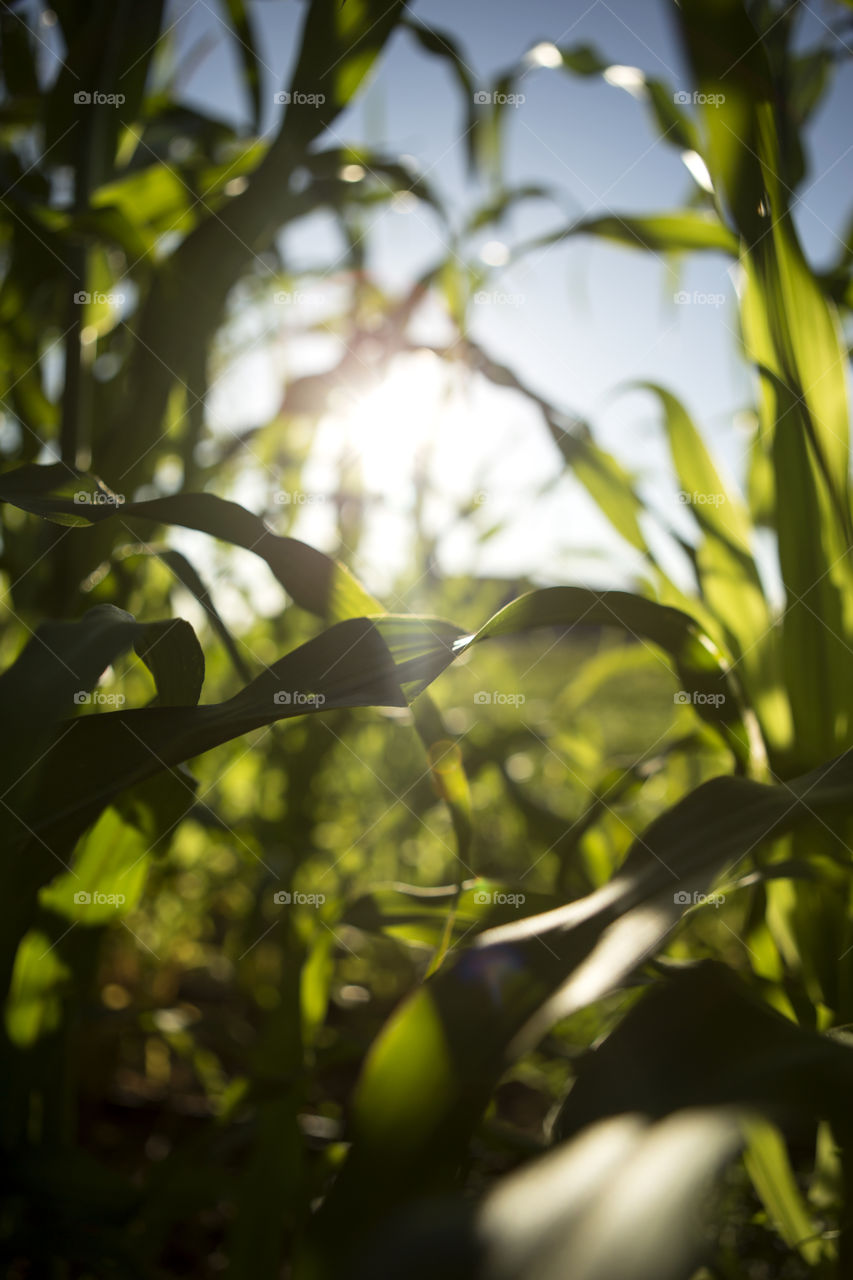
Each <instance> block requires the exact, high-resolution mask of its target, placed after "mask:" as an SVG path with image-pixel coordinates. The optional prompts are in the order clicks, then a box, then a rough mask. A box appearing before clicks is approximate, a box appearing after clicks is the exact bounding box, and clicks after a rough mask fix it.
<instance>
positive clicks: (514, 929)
mask: <svg viewBox="0 0 853 1280" xmlns="http://www.w3.org/2000/svg"><path fill="white" fill-rule="evenodd" d="M851 803H853V753H848V754H846V755H845V756H842V757H840V758H839V759H838V760H837V761H834V762H833V763H832V764H830V765H828V766H826V767H825V768H824V769H821V770H816V771H815V772H814V773H812V774H808V775H805V776H804V777H802V778H798V779H796V780H795V781H793V782H791V783H789V784H787V785H785V786H767V785H765V784H762V783H757V782H752V781H749V780H746V779H739V778H731V777H721V778H715V779H713V780H712V781H710V782H707V783H705V784H704V785H702V786H701V787H699V788H698V789H697V790H696V791H694V792H692V793H691V794H690V795H688V796H686V797H685V798H684V799H683V800H682V801H680V802H679V803H678V804H677V805H675V806H674V808H672V809H670V810H669V811H668V812H666V813H664V814H663V815H662V816H661V817H659V818H657V819H656V820H655V821H654V822H653V823H652V824H651V826H649V827H648V828H647V829H646V831H645V832H643V834H642V836H640V837H638V839H637V840H636V841H635V842H634V844H633V845H632V848H631V850H630V852H629V854H628V857H627V859H626V861H625V863H624V865H623V866H622V868H621V869H620V871H619V872H618V873H617V874H616V876H615V877H614V878H613V879H612V880H611V881H610V882H609V883H608V884H606V885H604V886H603V887H602V888H601V889H599V890H597V891H596V892H594V893H593V894H591V895H589V896H588V897H586V898H582V899H580V900H578V901H576V902H572V903H569V904H568V905H566V906H563V907H559V908H557V909H556V910H554V911H550V912H548V913H546V914H545V915H542V916H538V917H537V916H534V917H531V918H529V919H526V920H522V921H519V922H517V923H515V924H510V925H504V926H502V927H500V928H497V929H492V930H488V931H487V932H486V933H484V934H481V935H480V936H479V937H478V938H477V940H476V942H475V943H474V945H473V946H472V947H470V948H468V949H466V950H465V951H463V952H461V953H458V952H457V953H454V954H453V955H452V957H451V959H450V960H449V961H448V962H446V963H445V964H444V966H443V967H442V968H441V970H440V971H439V972H438V973H437V974H435V975H434V976H433V977H432V978H431V979H430V980H429V981H428V982H427V983H425V984H424V985H423V986H422V987H421V988H420V989H419V990H417V991H416V992H415V993H414V994H413V995H412V996H410V997H409V999H408V1000H407V1001H406V1002H405V1003H404V1004H403V1005H402V1006H401V1007H400V1008H399V1009H398V1010H397V1011H396V1013H395V1014H393V1015H392V1017H391V1019H390V1020H389V1022H388V1023H387V1024H386V1026H385V1028H384V1030H383V1032H382V1033H381V1035H380V1036H379V1037H378V1039H377V1040H376V1041H375V1042H374V1044H373V1046H372V1048H371V1050H370V1053H369V1055H368V1057H367V1060H366V1062H365V1065H364V1069H363V1072H362V1076H361V1079H360V1082H359V1085H358V1088H357V1091H356V1095H355V1101H354V1110H353V1139H354V1141H353V1147H352V1151H351V1153H350V1157H349V1159H348V1161H347V1164H346V1166H345V1168H344V1171H343V1173H342V1175H341V1177H340V1178H339V1180H338V1183H337V1184H336V1187H335V1189H334V1191H333V1193H332V1195H331V1196H330V1198H329V1201H328V1202H327V1206H326V1209H325V1210H324V1214H323V1215H321V1226H322V1229H323V1230H325V1231H328V1232H330V1233H331V1234H332V1235H333V1236H335V1237H336V1238H340V1239H341V1240H342V1241H345V1240H347V1239H350V1238H351V1236H357V1235H358V1234H359V1233H360V1232H362V1231H366V1230H368V1229H369V1227H370V1224H371V1222H372V1221H374V1220H375V1217H376V1216H377V1215H383V1214H385V1213H387V1211H388V1207H389V1205H391V1204H394V1203H397V1202H398V1201H399V1200H400V1199H402V1198H403V1197H405V1196H407V1195H410V1194H412V1193H413V1192H415V1191H416V1190H420V1191H423V1190H425V1189H427V1188H430V1187H434V1186H438V1185H443V1184H445V1183H446V1182H447V1181H448V1180H450V1179H451V1178H452V1177H453V1175H454V1172H455V1169H456V1168H457V1165H458V1162H459V1161H460V1160H461V1159H463V1155H464V1152H465V1150H466V1149H467V1144H468V1141H469V1139H470V1136H471V1133H472V1129H473V1126H474V1124H475V1123H476V1121H477V1119H478V1117H479V1115H480V1114H481V1113H482V1110H483V1109H484V1107H485V1106H486V1103H487V1100H488V1098H489V1097H490V1095H491V1092H492V1090H493V1088H494V1086H495V1084H496V1083H497V1080H498V1079H499V1077H500V1075H501V1073H502V1072H503V1070H504V1069H505V1067H506V1066H507V1064H508V1063H509V1062H510V1061H512V1060H513V1059H514V1058H515V1057H517V1056H518V1055H519V1054H520V1053H522V1052H523V1051H525V1050H526V1049H528V1048H529V1047H530V1046H531V1044H533V1043H535V1042H536V1040H538V1039H539V1038H541V1036H542V1035H543V1034H544V1032H545V1031H546V1030H547V1029H548V1028H549V1027H550V1026H551V1025H553V1023H554V1022H556V1021H557V1020H558V1019H560V1018H563V1017H567V1016H568V1015H570V1014H571V1013H573V1012H575V1011H576V1010H578V1009H580V1008H582V1007H584V1006H585V1005H587V1004H589V1003H591V1002H593V1001H595V1000H598V999H600V998H601V997H602V996H603V995H604V994H606V993H607V992H608V991H610V990H612V989H613V987H614V986H616V985H618V984H619V983H621V982H623V981H624V980H625V979H626V978H627V977H628V975H629V974H630V973H631V972H632V971H633V970H634V969H636V967H637V966H638V965H639V964H640V963H641V962H642V961H643V960H645V959H646V958H647V957H648V956H650V955H652V954H653V953H654V952H655V951H657V950H658V949H659V948H660V947H661V945H662V944H663V942H664V940H665V939H666V937H667V935H668V933H669V932H670V930H671V929H672V928H673V926H674V925H675V924H676V923H677V922H678V920H679V919H680V917H681V915H682V913H683V911H684V910H686V909H689V906H690V904H691V903H692V902H693V901H694V897H695V895H696V894H699V893H702V894H704V893H705V892H706V891H707V889H708V887H709V884H710V883H711V881H712V880H713V878H714V877H715V876H716V875H717V874H718V873H719V872H720V871H721V870H723V868H725V867H727V866H732V865H733V864H735V863H736V862H737V861H738V860H739V859H740V858H742V857H743V856H744V855H745V854H747V853H748V852H750V851H751V850H752V849H753V848H754V847H755V846H756V845H757V844H758V843H760V842H761V841H764V840H768V839H770V838H774V837H775V838H777V837H779V836H780V835H782V834H784V833H785V832H786V831H789V830H791V829H793V828H795V827H797V826H800V825H802V824H804V823H807V822H809V821H814V820H815V819H817V820H818V821H820V820H826V819H827V818H828V816H829V815H830V814H831V813H832V811H833V810H835V809H838V808H841V809H842V810H844V811H847V812H849V810H850V807H851ZM350 1233H351V1235H350ZM342 1247H344V1248H345V1247H346V1245H345V1244H342Z"/></svg>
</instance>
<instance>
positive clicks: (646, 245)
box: [524, 209, 738, 257]
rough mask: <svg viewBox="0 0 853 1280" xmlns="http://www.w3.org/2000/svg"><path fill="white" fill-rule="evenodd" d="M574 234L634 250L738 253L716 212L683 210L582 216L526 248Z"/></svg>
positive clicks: (734, 239)
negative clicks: (596, 238) (598, 238)
mask: <svg viewBox="0 0 853 1280" xmlns="http://www.w3.org/2000/svg"><path fill="white" fill-rule="evenodd" d="M571 236H599V237H601V238H602V239H605V240H613V241H615V242H616V243H617V244H622V245H626V246H627V247H629V248H632V249H646V250H650V251H651V252H653V253H681V252H688V251H695V250H699V249H703V250H712V251H714V252H717V253H727V254H729V255H731V256H732V257H736V256H737V252H738V240H737V236H734V235H732V233H731V231H729V229H728V228H727V227H726V226H724V225H723V223H722V222H721V221H720V219H719V218H718V217H717V216H716V214H712V213H697V212H695V211H694V210H690V209H680V210H678V211H677V212H675V213H654V214H624V215H623V214H607V215H604V216H602V217H598V218H581V219H580V221H579V222H574V223H572V225H571V226H569V227H566V228H565V229H564V230H562V231H554V232H549V234H548V235H545V236H540V237H539V238H537V239H536V240H533V241H531V242H530V243H529V244H527V245H525V246H524V250H525V251H527V250H529V249H536V248H544V247H546V246H550V245H554V244H560V243H562V242H563V241H564V240H568V239H569V238H570V237H571Z"/></svg>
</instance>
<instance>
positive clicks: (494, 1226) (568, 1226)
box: [355, 1110, 742, 1280]
mask: <svg viewBox="0 0 853 1280" xmlns="http://www.w3.org/2000/svg"><path fill="white" fill-rule="evenodd" d="M740 1126H741V1118H740V1116H739V1115H738V1113H736V1112H733V1111H710V1110H705V1111H702V1110H693V1111H685V1112H682V1113H681V1114H679V1115H678V1116H674V1117H671V1118H669V1119H667V1120H664V1121H661V1122H660V1123H658V1124H652V1125H650V1124H646V1123H644V1122H643V1121H642V1120H640V1119H639V1118H637V1117H636V1116H622V1117H619V1118H618V1119H614V1120H608V1121H604V1122H603V1123H601V1124H598V1125H595V1126H593V1127H591V1128H590V1129H588V1130H587V1131H586V1133H584V1134H582V1135H581V1136H580V1137H579V1138H577V1139H576V1140H575V1141H574V1142H572V1143H570V1144H568V1145H566V1146H562V1147H559V1148H557V1150H555V1151H552V1152H549V1153H548V1154H547V1155H545V1156H542V1157H541V1158H540V1159H538V1160H534V1161H531V1162H530V1163H528V1164H527V1165H525V1166H524V1167H523V1168H521V1169H519V1170H516V1171H515V1172H513V1173H511V1174H509V1175H507V1176H506V1177H505V1178H504V1179H503V1180H502V1182H501V1183H500V1184H499V1185H498V1186H497V1187H495V1188H493V1189H492V1190H491V1191H489V1193H488V1194H487V1195H486V1196H485V1197H484V1198H483V1199H482V1200H481V1202H480V1203H479V1205H477V1206H476V1207H475V1208H474V1209H468V1208H467V1207H463V1206H460V1205H459V1204H458V1203H453V1204H451V1203H445V1202H443V1201H440V1200H439V1201H434V1202H430V1203H424V1204H423V1205H417V1206H416V1207H415V1208H414V1209H413V1210H412V1211H410V1212H409V1213H408V1214H407V1215H405V1216H401V1218H400V1219H399V1220H397V1221H395V1222H393V1223H392V1224H391V1226H390V1227H388V1228H386V1231H385V1234H384V1239H383V1240H382V1241H381V1242H377V1243H376V1244H375V1245H374V1247H373V1248H372V1249H370V1250H368V1252H367V1260H366V1262H365V1263H364V1264H363V1265H362V1266H359V1267H358V1268H357V1269H356V1271H355V1280H367V1277H368V1276H370V1277H372V1278H373V1280H392V1277H396V1276H400V1275H406V1276H407V1277H409V1278H410V1280H429V1278H431V1277H433V1276H436V1275H441V1276H442V1277H444V1278H445V1280H533V1278H534V1277H535V1280H564V1278H565V1277H566V1276H567V1275H568V1274H571V1277H572V1280H689V1277H691V1276H693V1275H694V1274H695V1268H696V1265H697V1263H698V1262H700V1261H701V1260H702V1258H703V1255H704V1254H705V1252H706V1245H705V1241H704V1240H703V1234H702V1224H701V1217H700V1213H699V1211H700V1209H705V1208H706V1206H707V1198H708V1190H709V1183H710V1182H711V1180H712V1179H713V1177H714V1176H715V1175H718V1174H719V1173H720V1172H721V1170H722V1169H723V1167H724V1166H725V1165H726V1164H727V1163H728V1162H729V1161H731V1160H732V1159H733V1158H734V1156H735V1155H736V1153H737V1150H738V1148H739V1147H740V1146H741V1143H742V1136H741V1128H740ZM568 1259H571V1272H570V1273H569V1272H567V1270H566V1264H567V1260H568Z"/></svg>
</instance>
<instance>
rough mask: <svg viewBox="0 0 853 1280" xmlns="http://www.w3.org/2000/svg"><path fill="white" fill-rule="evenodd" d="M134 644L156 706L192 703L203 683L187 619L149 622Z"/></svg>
mask: <svg viewBox="0 0 853 1280" xmlns="http://www.w3.org/2000/svg"><path fill="white" fill-rule="evenodd" d="M134 648H135V650H136V652H137V653H138V654H139V656H140V658H141V659H142V661H143V662H144V663H145V665H146V667H148V669H149V671H150V672H151V674H152V675H153V677H154V680H155V682H156V685H157V703H158V704H159V705H160V706H162V707H194V706H195V705H196V703H197V702H198V700H199V697H200V696H201V686H202V685H203V683H204V653H203V652H202V648H201V645H200V644H199V642H198V640H197V638H196V634H195V632H194V631H193V629H192V627H191V626H190V624H189V623H188V622H185V621H184V619H183V618H169V619H167V620H166V621H164V622H149V623H148V624H147V625H146V626H145V629H144V630H143V632H142V634H141V635H140V636H139V637H138V638H137V640H136V641H135V642H134Z"/></svg>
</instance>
